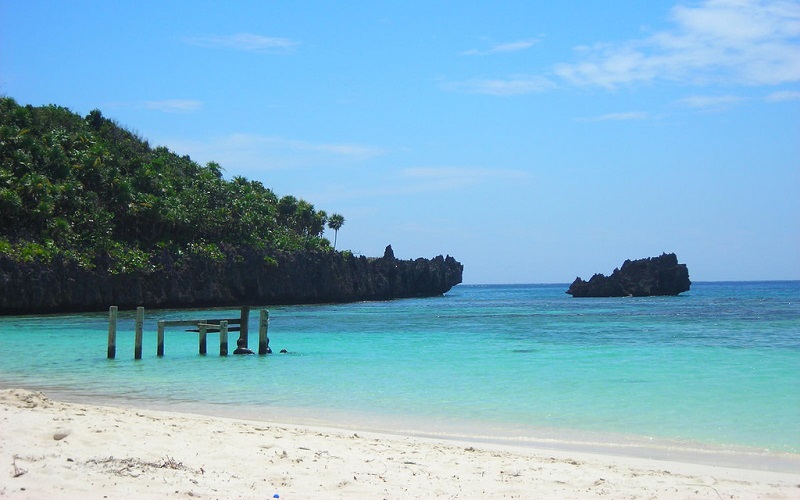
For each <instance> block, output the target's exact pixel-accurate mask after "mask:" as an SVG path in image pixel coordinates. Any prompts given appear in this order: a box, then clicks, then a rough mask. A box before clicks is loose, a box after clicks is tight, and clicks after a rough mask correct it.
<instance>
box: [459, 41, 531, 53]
mask: <svg viewBox="0 0 800 500" xmlns="http://www.w3.org/2000/svg"><path fill="white" fill-rule="evenodd" d="M538 42H539V41H538V40H536V39H534V38H529V39H526V40H518V41H516V42H507V43H499V44H495V45H493V46H491V47H489V48H488V49H483V50H479V49H471V50H467V51H464V52H462V53H461V55H464V56H485V55H489V54H500V53H504V52H517V51H520V50H525V49H529V48H531V47H533V46H534V45H536V44H537V43H538Z"/></svg>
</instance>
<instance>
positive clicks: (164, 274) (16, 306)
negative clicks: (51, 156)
mask: <svg viewBox="0 0 800 500" xmlns="http://www.w3.org/2000/svg"><path fill="white" fill-rule="evenodd" d="M228 255H229V256H228V258H227V260H225V261H214V260H212V259H208V258H201V257H196V256H194V257H187V256H181V257H176V256H175V255H172V254H169V253H166V252H165V253H164V254H163V255H161V256H160V258H159V261H158V262H156V263H155V264H156V270H154V271H151V272H135V273H128V274H112V273H109V272H108V271H107V270H108V269H109V262H108V260H107V259H98V261H97V262H96V263H95V268H94V269H86V268H84V267H80V266H78V265H77V264H76V263H75V262H73V261H65V260H59V259H56V260H54V261H53V262H51V263H49V264H42V263H37V262H33V263H18V262H15V261H12V260H11V259H9V258H8V257H6V256H0V314H18V313H23V314H27V313H47V312H73V311H101V310H105V309H107V308H108V306H110V305H117V306H119V307H120V308H132V307H135V306H140V305H141V306H145V307H154V308H167V307H170V308H172V307H174V308H181V307H215V306H238V305H270V304H307V303H325V302H353V301H361V300H388V299H396V298H407V297H431V296H437V295H441V294H443V293H445V292H447V291H448V290H450V289H451V288H452V287H453V286H455V285H457V284H459V283H461V279H462V272H463V268H464V267H463V265H462V264H460V263H459V262H457V261H456V260H455V259H454V258H453V257H450V256H448V257H442V256H441V255H440V256H438V257H435V258H433V259H423V258H419V259H416V260H399V259H396V258H395V257H394V252H393V251H392V248H391V246H388V247H386V252H385V253H384V256H383V257H381V258H367V257H363V256H362V257H356V256H353V255H352V254H349V253H339V252H296V253H288V254H280V255H277V256H272V259H274V260H270V259H265V254H264V252H262V251H259V250H256V249H252V248H244V249H242V248H240V249H238V250H237V251H232V252H228Z"/></svg>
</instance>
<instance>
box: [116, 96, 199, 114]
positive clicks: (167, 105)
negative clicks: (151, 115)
mask: <svg viewBox="0 0 800 500" xmlns="http://www.w3.org/2000/svg"><path fill="white" fill-rule="evenodd" d="M105 105H106V106H108V107H109V108H128V109H148V110H151V111H161V112H164V113H191V112H193V111H198V110H199V109H201V108H202V107H203V102H202V101H193V100H189V99H164V100H160V101H135V102H109V103H106V104H105Z"/></svg>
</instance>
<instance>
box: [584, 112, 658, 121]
mask: <svg viewBox="0 0 800 500" xmlns="http://www.w3.org/2000/svg"><path fill="white" fill-rule="evenodd" d="M648 118H650V115H648V114H647V113H645V112H644V111H624V112H621V113H608V114H605V115H600V116H592V117H588V118H578V121H582V122H604V121H630V120H646V119H648Z"/></svg>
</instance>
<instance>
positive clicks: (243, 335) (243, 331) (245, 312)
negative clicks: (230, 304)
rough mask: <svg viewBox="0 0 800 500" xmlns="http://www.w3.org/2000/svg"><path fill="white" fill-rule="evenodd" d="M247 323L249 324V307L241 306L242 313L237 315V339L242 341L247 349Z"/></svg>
mask: <svg viewBox="0 0 800 500" xmlns="http://www.w3.org/2000/svg"><path fill="white" fill-rule="evenodd" d="M248 323H250V306H242V312H241V314H240V315H239V338H240V339H244V346H245V347H247V334H248V328H247V327H248ZM237 345H238V344H237Z"/></svg>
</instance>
